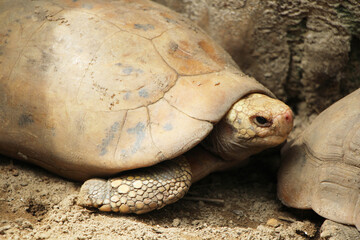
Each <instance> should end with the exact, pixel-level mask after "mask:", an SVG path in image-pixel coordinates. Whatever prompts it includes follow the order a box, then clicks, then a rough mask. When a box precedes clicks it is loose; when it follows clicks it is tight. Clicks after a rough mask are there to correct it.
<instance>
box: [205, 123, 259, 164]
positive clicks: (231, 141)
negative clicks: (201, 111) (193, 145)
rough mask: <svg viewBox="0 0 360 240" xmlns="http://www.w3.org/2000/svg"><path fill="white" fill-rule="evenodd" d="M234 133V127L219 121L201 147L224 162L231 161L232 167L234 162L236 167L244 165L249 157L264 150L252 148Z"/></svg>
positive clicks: (257, 147) (250, 144) (246, 141)
mask: <svg viewBox="0 0 360 240" xmlns="http://www.w3.org/2000/svg"><path fill="white" fill-rule="evenodd" d="M235 133H236V129H234V127H232V126H231V125H229V124H228V123H226V122H225V121H220V122H219V123H218V124H217V125H215V127H214V129H213V131H212V132H211V133H210V135H209V136H207V137H206V138H205V140H204V141H203V142H202V145H203V146H204V148H205V149H207V150H208V151H210V152H212V153H214V154H216V155H217V156H219V157H221V158H222V159H223V160H225V161H226V162H228V161H233V162H234V165H235V162H236V165H237V166H243V165H245V164H246V163H247V162H248V161H247V160H248V158H249V157H250V156H251V155H254V154H256V153H259V152H261V151H262V150H264V149H266V147H260V146H254V144H252V143H251V141H249V140H247V139H239V138H236V137H235ZM232 166H233V165H232Z"/></svg>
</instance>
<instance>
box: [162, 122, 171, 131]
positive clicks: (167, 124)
mask: <svg viewBox="0 0 360 240" xmlns="http://www.w3.org/2000/svg"><path fill="white" fill-rule="evenodd" d="M163 129H164V130H165V131H171V130H172V129H173V126H172V124H171V123H166V124H165V125H164V126H163Z"/></svg>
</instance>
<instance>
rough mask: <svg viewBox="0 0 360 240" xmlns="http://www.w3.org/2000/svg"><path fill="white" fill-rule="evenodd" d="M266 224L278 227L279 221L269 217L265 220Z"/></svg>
mask: <svg viewBox="0 0 360 240" xmlns="http://www.w3.org/2000/svg"><path fill="white" fill-rule="evenodd" d="M266 225H268V226H271V227H278V226H279V225H280V223H279V221H278V220H276V219H275V218H270V219H269V220H268V221H267V222H266Z"/></svg>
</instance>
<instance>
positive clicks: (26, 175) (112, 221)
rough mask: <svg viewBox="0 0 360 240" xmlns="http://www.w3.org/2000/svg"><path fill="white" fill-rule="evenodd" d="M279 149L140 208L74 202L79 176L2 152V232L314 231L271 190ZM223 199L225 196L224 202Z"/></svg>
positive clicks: (221, 235) (254, 234)
mask: <svg viewBox="0 0 360 240" xmlns="http://www.w3.org/2000/svg"><path fill="white" fill-rule="evenodd" d="M270 160H271V161H272V162H274V161H275V162H276V161H278V155H277V153H275V154H274V153H266V154H262V155H260V156H258V157H256V159H254V161H253V162H254V163H253V164H251V165H250V166H247V167H245V168H241V169H237V170H234V171H232V172H223V173H214V174H212V175H210V176H208V177H207V178H205V179H204V180H202V181H200V182H198V183H196V184H194V185H193V186H192V187H191V189H190V191H189V193H188V194H187V197H201V198H205V199H207V200H208V199H216V200H218V201H219V203H212V202H208V201H207V200H204V201H199V200H191V199H183V200H180V201H178V202H177V203H175V204H173V205H170V206H167V207H165V208H163V209H161V210H158V211H155V212H152V213H148V214H145V215H140V216H137V215H128V216H124V215H118V214H113V213H101V212H97V211H95V210H92V209H85V208H82V207H80V206H78V205H77V204H76V199H77V192H78V190H79V188H80V186H81V183H75V182H71V181H68V180H66V179H63V178H60V177H58V176H56V175H53V174H51V173H48V172H46V171H44V170H42V169H40V168H38V167H36V166H33V165H30V164H26V163H22V162H19V161H17V160H11V159H9V158H6V157H0V184H1V186H0V239H319V236H320V232H319V228H320V225H321V224H322V222H323V219H322V218H321V217H318V216H317V215H316V214H315V213H313V212H312V211H301V210H293V209H289V208H286V207H284V206H283V205H282V204H281V203H280V202H279V200H277V198H276V176H275V175H276V173H275V172H276V171H275V169H274V167H273V166H274V164H270V162H271V161H270ZM222 201H223V203H222Z"/></svg>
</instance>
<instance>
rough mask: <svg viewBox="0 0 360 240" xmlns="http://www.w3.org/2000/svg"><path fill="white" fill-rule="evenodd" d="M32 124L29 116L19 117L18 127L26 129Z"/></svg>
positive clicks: (32, 120) (31, 118) (31, 117)
mask: <svg viewBox="0 0 360 240" xmlns="http://www.w3.org/2000/svg"><path fill="white" fill-rule="evenodd" d="M33 122H34V118H33V116H32V115H31V114H22V115H21V116H20V117H19V120H18V125H19V126H20V127H26V126H28V125H30V124H32V123H33Z"/></svg>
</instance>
